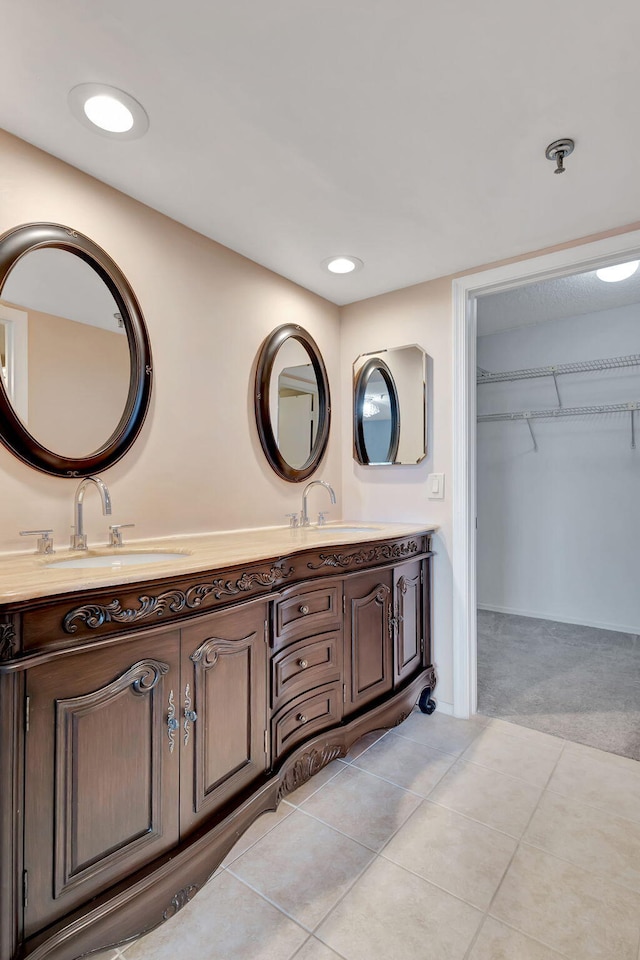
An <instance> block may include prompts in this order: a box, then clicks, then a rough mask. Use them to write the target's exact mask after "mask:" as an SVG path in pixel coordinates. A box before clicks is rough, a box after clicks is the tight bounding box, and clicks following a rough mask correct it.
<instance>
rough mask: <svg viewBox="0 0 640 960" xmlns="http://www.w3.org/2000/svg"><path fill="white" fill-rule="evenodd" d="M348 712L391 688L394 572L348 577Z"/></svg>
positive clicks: (346, 590)
mask: <svg viewBox="0 0 640 960" xmlns="http://www.w3.org/2000/svg"><path fill="white" fill-rule="evenodd" d="M344 595H345V611H346V618H345V644H346V645H345V673H346V677H347V698H346V704H345V713H347V712H349V713H351V712H353V711H355V710H357V709H358V708H359V707H361V706H363V705H364V704H365V703H368V702H369V701H370V700H374V699H375V698H376V697H379V696H381V695H382V694H383V693H386V692H387V691H389V690H391V687H392V681H393V676H392V670H393V667H392V663H393V656H392V650H391V639H390V626H391V624H390V618H391V572H390V571H387V570H384V571H376V572H373V573H367V574H359V575H358V576H355V577H351V578H349V579H345V583H344Z"/></svg>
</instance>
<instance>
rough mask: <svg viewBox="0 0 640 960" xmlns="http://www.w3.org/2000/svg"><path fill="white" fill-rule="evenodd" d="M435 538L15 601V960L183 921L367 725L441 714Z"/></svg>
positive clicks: (5, 817) (0, 908)
mask: <svg viewBox="0 0 640 960" xmlns="http://www.w3.org/2000/svg"><path fill="white" fill-rule="evenodd" d="M430 556H431V552H430V538H429V534H428V533H421V534H417V535H414V536H405V537H397V538H393V537H392V538H389V539H386V540H376V541H368V542H364V543H362V542H358V543H350V544H348V545H343V546H340V547H338V548H336V547H335V546H331V547H329V548H328V549H320V548H317V547H316V548H315V549H302V548H301V549H298V550H293V551H292V552H291V553H290V554H288V555H286V556H284V557H277V558H270V559H267V560H257V561H255V562H253V563H248V564H246V565H244V566H242V567H240V566H236V567H227V568H222V569H221V568H215V569H208V570H205V571H199V572H193V573H188V574H183V575H182V576H181V577H180V578H170V577H164V578H159V579H158V580H146V581H139V582H134V583H124V584H120V585H114V586H102V587H100V588H96V589H93V590H88V589H87V590H84V591H79V592H77V593H74V592H70V593H67V594H57V595H56V596H52V597H51V598H38V597H36V598H34V599H33V600H30V599H26V600H22V601H16V602H6V603H4V604H0V720H1V721H2V729H3V737H2V738H0V960H75V958H77V957H80V956H82V955H85V954H88V953H91V952H93V951H96V950H99V949H102V948H105V947H108V946H112V945H115V944H117V943H121V942H124V941H126V940H129V939H131V938H132V937H135V936H137V935H139V934H141V933H143V932H145V931H147V930H150V929H153V928H154V927H155V926H157V925H158V924H160V923H162V922H163V921H165V920H168V919H170V918H171V917H172V916H174V914H175V913H176V912H177V911H178V910H180V909H181V908H182V907H183V906H184V905H185V904H186V903H188V902H189V900H190V899H191V898H192V897H193V896H195V894H196V893H197V891H198V890H199V889H200V887H201V886H202V885H203V884H204V883H205V882H206V880H207V878H208V877H210V876H211V874H212V873H213V872H214V871H215V869H216V867H217V866H218V865H219V864H220V862H221V861H222V860H223V859H224V857H225V856H226V854H227V852H228V851H229V850H230V849H231V847H232V846H233V845H234V843H235V842H236V841H237V839H238V838H239V837H240V836H241V835H242V833H243V832H244V831H245V830H246V829H247V827H249V826H250V825H251V823H253V821H254V820H255V819H256V818H257V817H258V816H259V815H260V814H261V813H264V812H265V811H267V810H273V809H275V808H276V806H277V805H278V803H279V802H280V800H281V799H282V798H283V797H284V796H286V795H287V794H288V793H289V792H291V791H293V790H295V789H296V788H297V787H299V786H300V785H301V784H303V783H304V782H305V781H306V780H308V779H309V778H310V777H311V776H313V775H314V774H315V773H317V772H318V771H319V770H321V769H322V767H323V766H325V765H326V764H327V763H330V762H331V760H333V759H335V758H336V757H344V756H345V754H346V753H347V751H348V750H349V748H350V747H351V745H352V744H353V743H354V742H355V741H356V740H358V739H359V737H361V736H362V735H363V734H365V733H367V732H369V731H371V730H376V729H381V728H386V727H391V726H394V725H395V724H397V723H399V722H400V721H401V720H402V719H404V718H405V717H406V716H407V715H408V714H409V713H410V712H411V710H412V708H413V706H414V704H415V703H416V700H417V699H418V698H420V706H421V708H422V709H423V710H424V712H429V710H430V709H433V701H431V700H430V699H429V698H430V695H431V691H432V690H433V688H434V686H435V673H434V670H433V667H432V666H431V663H430V656H431V654H430V632H429V624H430V597H429V562H430Z"/></svg>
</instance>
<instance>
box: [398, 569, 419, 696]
mask: <svg viewBox="0 0 640 960" xmlns="http://www.w3.org/2000/svg"><path fill="white" fill-rule="evenodd" d="M421 571H422V561H421V560H414V561H412V562H410V563H402V564H400V565H399V566H398V567H396V569H395V570H394V572H393V595H394V608H395V609H394V617H393V623H394V635H395V682H396V684H398V683H402V681H403V680H406V679H407V678H408V677H410V676H411V674H412V673H414V672H415V671H416V670H419V669H420V667H421V666H422V649H423V646H424V619H425V617H424V596H423V585H422V579H423V578H422V573H421Z"/></svg>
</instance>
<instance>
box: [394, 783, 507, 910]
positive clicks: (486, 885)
mask: <svg viewBox="0 0 640 960" xmlns="http://www.w3.org/2000/svg"><path fill="white" fill-rule="evenodd" d="M515 849H516V841H515V840H514V839H513V838H511V837H507V836H506V835H505V834H503V833H498V832H497V831H495V830H492V829H491V828H490V827H485V826H484V824H481V823H476V822H475V821H473V820H468V819H467V818H466V817H461V816H460V815H459V814H457V813H454V812H453V811H452V810H447V809H446V808H445V807H439V806H437V805H436V804H433V803H431V802H430V801H428V800H427V801H425V802H424V803H423V804H422V806H421V807H419V809H418V810H416V812H415V813H414V814H413V815H412V816H411V817H410V818H409V820H408V821H407V823H405V825H404V826H403V827H401V828H400V830H399V831H398V833H397V834H396V835H395V837H394V838H393V839H392V840H390V841H389V843H388V844H387V846H386V847H385V848H384V850H383V851H382V856H383V857H385V858H386V859H388V860H392V861H393V862H394V863H397V864H398V865H399V866H401V867H405V868H406V869H407V870H411V871H413V872H414V873H417V874H418V875H419V876H421V877H423V878H424V879H425V880H430V881H432V882H433V883H435V884H437V885H438V886H439V887H442V888H443V889H444V890H447V891H448V892H449V893H452V894H454V895H455V896H456V897H461V898H462V899H463V900H467V901H468V902H469V903H472V904H473V905H474V906H476V907H480V908H481V909H483V910H485V909H486V908H487V907H488V906H489V904H490V902H491V898H492V897H493V895H494V893H495V892H496V890H497V889H498V885H499V884H500V881H501V880H502V877H503V875H504V873H505V870H506V869H507V867H508V865H509V861H510V860H511V857H512V856H513V853H514V851H515Z"/></svg>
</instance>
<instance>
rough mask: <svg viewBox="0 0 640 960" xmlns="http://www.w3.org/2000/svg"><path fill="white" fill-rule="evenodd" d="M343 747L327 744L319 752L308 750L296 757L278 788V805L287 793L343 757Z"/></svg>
mask: <svg viewBox="0 0 640 960" xmlns="http://www.w3.org/2000/svg"><path fill="white" fill-rule="evenodd" d="M345 753H346V751H345V749H344V747H341V746H338V745H337V744H329V745H327V746H326V747H323V748H322V749H321V750H310V751H309V752H308V753H303V754H302V756H301V757H298V759H297V760H296V762H295V763H294V765H293V766H292V767H291V769H290V770H287V772H286V773H285V775H284V777H283V780H282V783H281V784H280V786H279V788H278V803H279V802H280V801H281V800H282V798H283V797H286V795H287V794H288V793H292V792H293V791H294V790H297V789H298V787H300V786H302V784H303V783H306V782H307V780H310V779H311V777H313V776H314V775H315V774H316V773H317V772H318V771H319V770H322V768H323V767H326V765H327V764H328V763H331V761H332V760H335V759H336V758H337V757H344V756H345Z"/></svg>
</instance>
